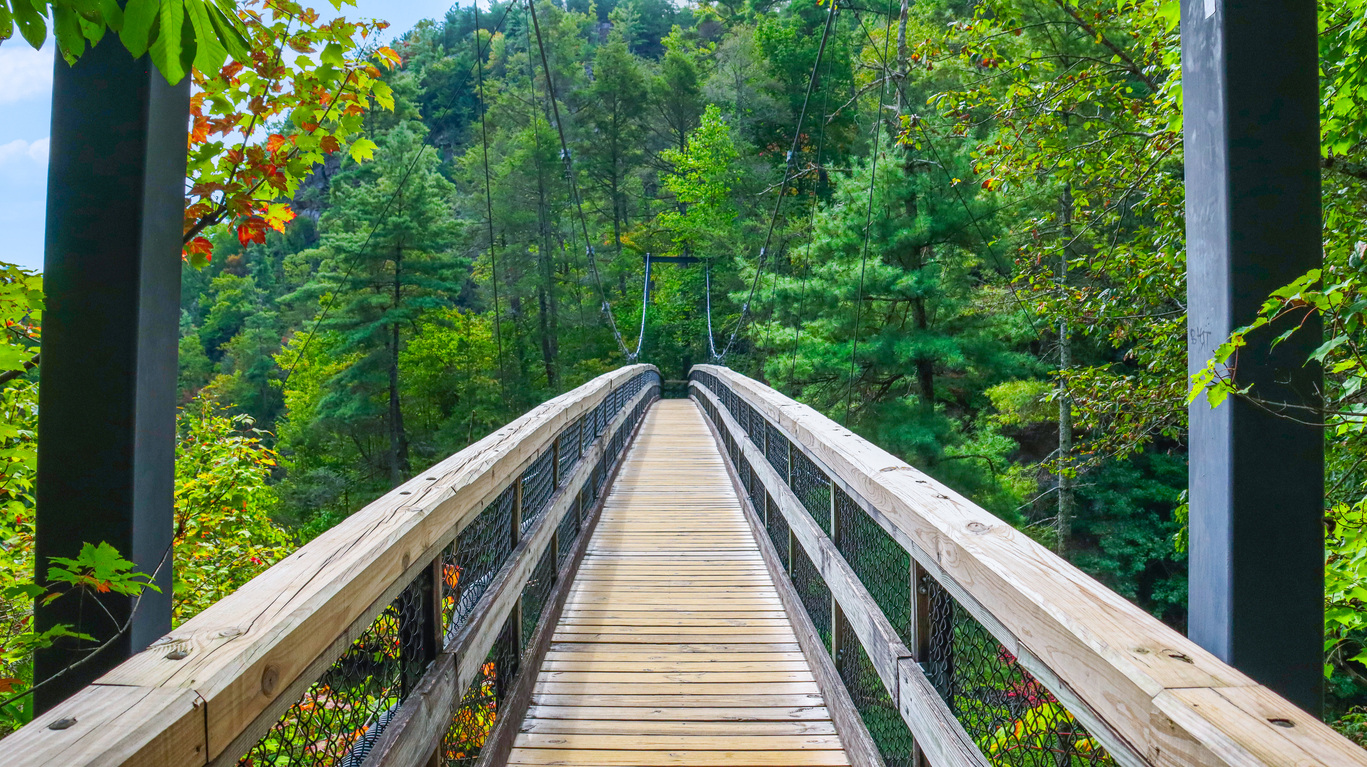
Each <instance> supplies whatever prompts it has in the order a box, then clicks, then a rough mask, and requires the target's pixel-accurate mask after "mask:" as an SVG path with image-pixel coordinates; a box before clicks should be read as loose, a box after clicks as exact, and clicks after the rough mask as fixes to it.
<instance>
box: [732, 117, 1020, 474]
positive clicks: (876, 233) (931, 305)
mask: <svg viewBox="0 0 1367 767" xmlns="http://www.w3.org/2000/svg"><path fill="white" fill-rule="evenodd" d="M883 143H884V148H883V150H881V152H880V156H879V162H878V163H877V168H876V172H875V169H874V167H873V164H872V163H870V162H864V163H858V164H857V165H856V166H855V168H854V170H853V172H851V173H850V174H849V175H848V176H845V177H842V178H840V179H839V180H838V182H837V184H836V190H835V194H834V197H833V199H832V200H831V202H830V204H829V205H827V206H825V207H824V208H823V209H822V210H821V211H820V213H819V214H818V216H817V219H816V224H815V231H814V232H813V233H812V243H811V249H810V252H809V253H803V252H799V253H798V255H797V256H796V258H797V259H799V264H798V265H797V267H796V268H795V270H794V271H795V272H796V273H797V274H798V275H808V274H809V275H810V276H783V277H779V278H778V279H777V280H775V281H774V283H773V285H774V287H773V289H772V292H770V291H765V290H761V291H760V296H759V300H758V301H757V303H756V305H755V306H754V307H753V311H754V312H755V316H756V317H759V318H764V319H765V320H768V319H769V318H770V317H772V318H773V320H772V322H770V323H764V322H760V323H757V325H756V327H755V328H754V329H753V330H752V332H751V337H752V338H753V339H755V340H756V341H757V342H758V344H759V345H760V347H761V351H763V352H765V353H766V354H767V355H769V356H767V358H766V363H767V364H766V368H765V372H766V374H767V376H768V377H769V378H770V380H773V381H778V382H783V383H786V384H788V388H790V389H792V390H795V391H797V392H799V396H800V397H802V398H803V399H806V400H808V401H810V402H812V403H813V404H814V405H816V406H818V407H820V408H821V409H823V410H825V411H826V412H827V413H828V414H830V415H831V416H832V417H833V418H836V419H837V420H843V421H847V422H848V423H849V424H850V426H851V428H855V429H857V430H858V431H860V432H861V433H862V434H864V435H865V436H866V437H868V438H869V439H871V440H873V441H874V442H876V443H878V444H880V445H882V446H884V447H886V448H888V449H889V450H892V451H894V452H896V453H898V454H900V455H902V456H903V457H905V458H906V459H907V460H908V461H909V462H911V463H912V464H913V465H916V466H919V467H921V468H924V469H927V470H929V471H931V472H932V473H935V474H937V475H938V476H940V477H941V478H942V479H945V480H947V481H955V480H957V484H960V486H961V487H965V488H966V489H974V490H979V489H981V488H982V487H983V486H984V485H990V484H992V480H991V479H990V475H991V474H992V471H991V468H992V467H991V466H989V464H991V462H992V461H993V460H995V459H997V458H1000V457H1001V456H990V455H988V456H983V455H980V454H977V453H974V454H973V455H968V454H965V453H964V451H963V449H962V448H963V445H964V444H965V441H966V440H967V439H968V438H969V437H968V434H967V433H968V431H969V429H970V426H971V422H970V420H969V419H970V418H971V415H972V413H974V412H976V411H977V410H980V409H982V407H984V405H985V401H984V400H983V395H982V392H983V391H984V390H985V389H986V388H987V387H989V386H991V385H992V384H994V383H997V382H1000V381H1003V380H1006V379H1008V378H1011V377H1012V376H1013V374H1014V375H1021V374H1023V373H1026V372H1028V371H1029V370H1030V363H1029V362H1028V358H1027V357H1026V355H1025V354H1024V349H1023V343H1022V342H1021V339H1022V335H1023V329H1022V327H1021V325H1022V321H1020V320H1019V318H1018V316H1017V315H1016V314H1015V305H1014V304H1013V303H1011V302H1010V298H1009V293H1007V292H1006V288H1005V287H1003V286H1000V284H999V282H1000V281H999V280H997V279H995V278H994V275H993V274H992V272H993V270H992V264H991V263H990V261H989V259H987V258H985V257H984V256H985V255H986V254H985V251H986V250H987V249H988V247H989V246H988V245H987V244H986V243H984V242H983V241H982V239H981V235H980V234H979V225H981V221H980V220H979V219H980V218H982V217H985V211H983V210H982V209H981V208H982V206H981V204H980V203H979V202H978V201H976V200H975V198H974V194H973V191H972V190H971V189H961V190H960V191H959V192H958V193H956V191H955V188H954V185H957V184H958V182H957V181H956V180H954V179H952V178H951V177H947V175H946V173H945V170H949V171H950V172H951V173H954V172H955V171H956V169H957V173H958V176H959V177H963V176H967V172H966V171H965V170H963V169H962V167H961V166H962V165H964V164H965V163H964V162H963V160H962V158H960V157H955V156H946V157H945V158H944V159H945V161H947V162H949V163H950V167H949V168H947V169H942V168H940V167H939V166H938V162H936V161H933V160H932V159H931V158H929V157H920V156H917V154H918V153H915V152H913V153H911V154H910V155H908V154H907V153H906V151H905V150H904V149H903V148H902V147H900V146H896V145H892V146H889V144H890V143H891V142H890V141H889V140H888V139H887V138H886V137H885V138H884V142H883ZM871 179H873V183H872V211H871V212H870V208H869V200H870V181H871ZM975 221H978V223H976V224H975ZM866 231H867V237H868V242H867V244H866V243H865V233H866ZM980 254H982V255H980ZM804 260H805V261H806V263H801V262H802V261H804ZM808 269H809V270H810V271H808ZM766 282H767V280H766ZM993 283H998V284H995V285H994V284H993ZM799 329H800V336H799V335H798V331H799ZM795 340H796V349H794V341H795ZM961 458H962V459H963V460H958V459H961ZM951 459H954V460H952V461H951Z"/></svg>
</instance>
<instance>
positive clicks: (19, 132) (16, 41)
mask: <svg viewBox="0 0 1367 767" xmlns="http://www.w3.org/2000/svg"><path fill="white" fill-rule="evenodd" d="M452 4H453V3H452V0H358V2H357V3H356V7H355V8H351V7H347V8H344V10H345V13H344V15H346V16H349V17H352V18H362V17H374V18H381V19H385V20H386V21H388V22H390V24H391V25H392V26H390V28H389V29H388V30H387V31H386V34H387V35H389V36H390V37H393V36H396V35H400V34H402V33H404V32H406V31H408V30H409V29H411V28H412V27H413V25H414V24H416V23H418V21H419V20H421V19H425V18H440V17H441V16H443V15H445V13H446V9H448V8H450V7H451V5H452ZM313 5H314V6H315V7H318V9H319V10H320V11H324V12H326V11H331V10H332V8H331V5H330V4H328V3H326V2H315V3H313ZM53 48H54V46H53V43H52V38H51V37H49V38H48V41H47V42H46V43H45V44H44V45H43V48H42V50H37V51H35V50H33V49H32V48H30V47H29V46H28V44H27V43H25V42H24V41H23V40H22V39H21V38H20V37H19V36H18V35H15V36H14V37H13V38H11V39H9V40H6V41H5V42H4V43H3V44H0V261H5V262H8V263H12V264H19V265H20V266H24V267H27V268H30V269H36V270H41V269H42V266H43V213H44V210H45V208H46V205H45V202H46V199H47V152H48V135H49V133H50V124H51V111H52V65H53V58H52V57H53V55H54V54H53Z"/></svg>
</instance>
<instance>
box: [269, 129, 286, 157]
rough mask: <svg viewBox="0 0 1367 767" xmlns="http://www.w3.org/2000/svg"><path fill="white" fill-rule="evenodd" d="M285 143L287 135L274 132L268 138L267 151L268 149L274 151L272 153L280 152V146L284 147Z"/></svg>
mask: <svg viewBox="0 0 1367 767" xmlns="http://www.w3.org/2000/svg"><path fill="white" fill-rule="evenodd" d="M284 145H285V137H284V136H281V135H280V134H279V133H272V134H271V135H270V136H269V137H268V138H267V139H266V151H268V152H272V153H274V152H278V151H279V150H280V147H282V146H284Z"/></svg>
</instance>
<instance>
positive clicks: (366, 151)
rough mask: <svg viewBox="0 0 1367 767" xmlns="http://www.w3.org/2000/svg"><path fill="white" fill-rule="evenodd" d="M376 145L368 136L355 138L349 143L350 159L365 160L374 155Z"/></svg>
mask: <svg viewBox="0 0 1367 767" xmlns="http://www.w3.org/2000/svg"><path fill="white" fill-rule="evenodd" d="M377 146H378V145H377V144H376V143H375V142H374V141H371V140H370V139H368V138H359V139H356V141H355V142H354V143H352V145H351V159H353V160H355V161H356V162H365V161H366V160H369V159H370V158H372V157H374V156H375V149H376V147H377Z"/></svg>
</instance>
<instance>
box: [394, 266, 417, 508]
mask: <svg viewBox="0 0 1367 767" xmlns="http://www.w3.org/2000/svg"><path fill="white" fill-rule="evenodd" d="M402 288H403V254H402V252H400V253H399V254H396V255H395V257H394V308H395V309H396V310H397V309H398V308H399V302H400V300H401V297H402ZM391 330H392V332H391V334H390V338H389V480H390V485H391V486H393V487H398V486H399V485H401V484H403V478H404V477H406V476H408V475H409V474H411V473H412V468H411V467H410V466H409V463H408V435H407V433H406V432H405V431H404V428H403V408H402V407H400V403H399V323H397V322H395V323H394V324H393V325H392V326H391Z"/></svg>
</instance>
